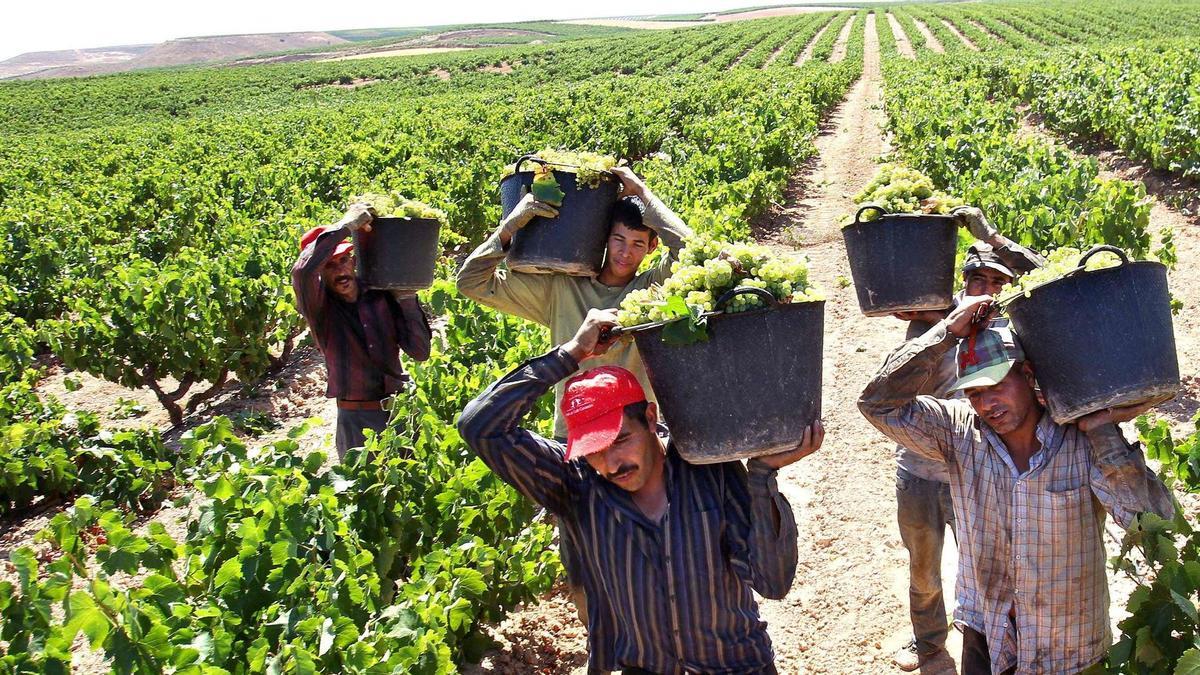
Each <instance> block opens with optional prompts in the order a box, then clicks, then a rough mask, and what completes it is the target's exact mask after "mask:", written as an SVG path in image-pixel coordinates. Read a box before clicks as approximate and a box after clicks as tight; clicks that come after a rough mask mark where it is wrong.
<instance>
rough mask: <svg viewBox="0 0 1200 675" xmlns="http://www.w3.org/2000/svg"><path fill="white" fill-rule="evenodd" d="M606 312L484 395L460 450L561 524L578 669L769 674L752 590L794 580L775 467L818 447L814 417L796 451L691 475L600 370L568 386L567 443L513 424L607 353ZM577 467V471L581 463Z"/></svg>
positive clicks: (647, 408)
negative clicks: (574, 602)
mask: <svg viewBox="0 0 1200 675" xmlns="http://www.w3.org/2000/svg"><path fill="white" fill-rule="evenodd" d="M616 325H617V321H616V313H615V312H613V311H611V310H609V311H600V310H591V311H590V312H589V313H588V315H587V318H586V319H585V320H584V322H583V325H582V326H580V328H579V330H578V332H577V333H576V334H575V335H574V337H572V338H571V339H570V340H568V341H567V342H566V343H565V344H563V345H562V346H561V347H557V348H555V349H553V350H551V351H550V352H549V353H548V354H546V355H544V356H541V357H538V358H535V359H532V360H530V361H528V362H526V363H525V364H523V365H521V366H520V367H518V368H517V369H515V370H513V371H512V372H511V373H509V374H508V375H505V376H504V377H503V378H501V379H500V380H499V381H498V382H496V383H495V384H493V385H491V386H490V387H488V388H487V390H485V391H484V392H483V393H481V394H480V395H479V396H478V397H477V398H476V399H475V400H474V401H472V402H471V403H470V404H469V405H467V408H466V410H464V411H463V414H462V417H460V418H459V421H458V428H459V432H460V434H461V435H462V438H463V440H464V441H465V442H466V443H467V445H468V446H470V447H471V449H472V450H474V451H475V452H476V453H477V454H478V455H479V457H480V458H481V459H482V460H483V461H484V462H486V463H487V465H488V466H489V467H491V469H492V470H493V471H495V472H496V474H497V475H498V476H500V477H501V478H502V479H503V480H504V481H505V482H507V483H509V484H511V485H512V486H513V487H515V488H516V489H517V490H519V491H521V493H522V494H524V495H525V496H526V497H529V498H530V499H532V500H534V501H536V502H537V503H538V504H540V505H541V506H543V507H544V508H546V509H547V510H548V511H550V512H551V513H553V514H555V516H557V517H558V519H559V530H560V536H561V537H562V538H563V539H564V540H569V541H570V542H571V543H572V545H573V546H572V548H573V550H574V551H575V552H576V554H577V555H578V558H579V570H578V574H579V577H578V579H579V581H580V583H582V584H583V585H584V587H585V589H586V591H587V595H588V598H589V603H590V604H589V611H588V614H587V627H588V653H589V668H590V670H589V672H596V671H597V670H618V669H619V670H622V671H623V672H624V673H626V674H627V675H628V674H636V673H643V674H644V673H680V674H682V673H684V672H689V673H717V672H721V673H763V674H769V673H775V672H776V670H775V666H774V654H773V651H772V648H771V641H770V638H769V637H768V635H767V632H766V627H765V624H764V623H763V622H762V621H761V620H760V618H759V615H758V606H757V603H756V602H755V600H754V595H753V593H752V591H755V592H758V593H759V594H760V595H762V596H764V597H768V598H782V597H783V596H784V595H786V594H787V592H788V589H789V588H790V587H791V585H792V580H793V578H794V576H795V572H796V562H797V545H796V544H797V542H796V539H797V530H796V523H795V520H794V519H793V515H792V509H791V506H790V505H789V504H788V502H787V499H785V498H784V496H783V495H782V494H780V492H779V490H778V487H777V486H776V482H775V480H776V479H775V476H776V472H777V471H778V470H779V469H780V468H782V467H784V466H787V465H789V464H792V463H794V462H797V461H799V460H800V459H802V458H803V457H806V456H808V455H810V454H812V453H813V452H815V451H816V450H817V449H818V448H820V446H821V442H822V440H823V439H824V434H825V432H824V429H823V427H822V426H821V423H820V422H819V421H818V422H814V423H813V424H812V426H811V427H809V428H808V429H807V430H806V431H805V432H804V436H803V439H802V440H801V442H800V443H799V444H798V446H797V447H796V448H795V449H794V450H791V451H788V452H784V453H780V454H777V455H771V456H768V457H760V458H757V459H751V460H749V461H748V462H746V464H745V465H743V463H742V462H740V461H733V462H724V463H718V464H705V465H694V464H690V463H688V462H686V461H684V460H683V459H682V458H681V457H680V456H679V454H678V453H677V452H676V451H675V450H674V448H673V446H672V445H671V444H670V443H669V442H666V443H664V441H663V439H662V438H661V437H659V436H658V435H657V434H656V433H655V425H656V423H657V421H658V409H657V406H656V405H655V403H653V402H650V401H647V400H646V394H645V391H644V390H643V388H642V386H641V384H640V383H639V382H638V381H637V378H635V377H634V375H633V374H632V373H631V372H629V371H628V370H626V369H624V368H620V367H617V366H603V367H600V368H593V369H589V370H586V371H585V372H583V373H582V374H578V375H575V376H574V377H571V379H570V380H568V381H567V383H566V385H565V387H564V389H565V395H564V397H563V399H562V404H561V412H562V415H563V417H564V419H565V420H566V426H567V441H566V444H565V446H564V444H563V443H561V442H559V441H554V440H550V439H546V438H542V437H541V436H538V435H537V434H535V433H533V432H531V431H528V430H527V429H523V428H521V427H520V422H521V418H522V417H524V416H525V415H526V414H528V413H529V411H530V410H531V409H532V408H533V407H534V405H535V404H536V402H537V400H538V398H539V397H541V396H542V395H543V394H545V393H546V392H547V391H548V390H549V389H550V388H551V387H552V386H554V385H555V383H557V382H560V381H562V380H564V379H565V378H568V377H570V376H572V375H573V374H575V373H577V372H578V371H580V369H581V364H582V363H584V362H585V361H587V360H590V359H592V358H594V357H600V356H602V355H603V354H604V353H605V351H606V350H607V349H608V348H609V347H610V346H611V343H610V342H604V341H602V340H601V335H602V333H603V331H604V330H605V329H608V328H611V327H614V326H616ZM580 458H582V461H580Z"/></svg>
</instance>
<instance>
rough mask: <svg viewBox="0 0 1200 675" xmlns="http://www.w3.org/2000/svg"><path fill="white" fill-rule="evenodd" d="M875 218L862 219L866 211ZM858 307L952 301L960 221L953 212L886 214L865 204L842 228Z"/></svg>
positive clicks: (878, 309) (870, 312)
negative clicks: (875, 215) (876, 218)
mask: <svg viewBox="0 0 1200 675" xmlns="http://www.w3.org/2000/svg"><path fill="white" fill-rule="evenodd" d="M871 210H875V211H879V212H880V213H881V214H883V215H882V217H881V218H879V219H878V220H872V221H863V220H861V217H862V214H863V213H864V212H865V211H871ZM842 238H843V239H844V240H845V242H846V256H847V257H848V258H849V259H850V274H851V276H853V277H854V290H855V292H856V293H857V294H858V306H859V308H861V309H862V312H863V314H866V315H867V316H887V315H888V314H893V313H895V312H910V311H917V310H926V309H945V308H947V307H949V306H950V305H951V304H953V298H954V260H955V256H956V255H957V253H958V223H957V221H956V220H955V218H954V216H941V215H926V214H918V213H887V212H886V211H884V210H883V209H882V208H880V207H879V206H876V205H874V204H868V205H866V206H864V207H862V208H861V209H859V210H858V213H855V214H854V223H853V224H851V225H847V226H846V227H844V228H842Z"/></svg>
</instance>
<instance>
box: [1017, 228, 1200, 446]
mask: <svg viewBox="0 0 1200 675" xmlns="http://www.w3.org/2000/svg"><path fill="white" fill-rule="evenodd" d="M1100 251H1111V252H1114V253H1116V254H1118V255H1119V256H1120V257H1121V264H1120V265H1119V266H1117V267H1111V268H1107V269H1102V270H1095V271H1091V272H1089V271H1086V270H1080V271H1077V272H1074V273H1071V274H1069V275H1068V276H1066V277H1064V278H1062V279H1058V280H1056V281H1052V282H1050V283H1048V284H1045V285H1043V286H1038V287H1036V288H1033V289H1031V290H1030V291H1029V297H1025V296H1018V297H1017V298H1015V299H1013V300H1012V301H1011V302H1010V303H1009V305H1008V315H1009V317H1010V318H1011V319H1012V324H1013V330H1014V331H1015V332H1016V334H1017V338H1018V339H1019V340H1020V341H1021V346H1022V348H1023V349H1024V350H1025V356H1026V357H1027V358H1028V359H1029V360H1030V361H1031V362H1032V363H1033V369H1034V374H1035V375H1036V376H1037V381H1038V385H1039V386H1040V387H1041V389H1042V392H1043V394H1045V397H1046V405H1047V407H1048V408H1049V409H1050V416H1051V417H1053V418H1054V421H1055V422H1058V423H1059V424H1066V423H1068V422H1073V421H1075V420H1077V419H1079V418H1080V417H1083V416H1084V415H1087V414H1088V413H1093V412H1096V411H1098V410H1103V409H1105V408H1110V407H1119V406H1125V405H1135V404H1139V403H1160V402H1162V401H1165V400H1167V399H1170V398H1173V397H1174V396H1175V393H1176V392H1177V390H1178V388H1179V359H1178V357H1177V355H1176V352H1175V332H1174V329H1173V327H1172V324H1171V296H1170V294H1169V293H1168V291H1167V268H1166V267H1164V266H1162V265H1160V264H1159V263H1156V262H1149V261H1139V262H1130V261H1129V259H1128V258H1126V257H1125V254H1124V252H1122V251H1121V250H1120V249H1118V248H1115V247H1112V246H1097V247H1096V248H1093V249H1092V250H1091V251H1088V252H1087V253H1086V254H1085V255H1084V256H1083V259H1082V260H1081V261H1080V263H1079V264H1080V267H1083V265H1084V263H1085V262H1087V259H1088V258H1090V257H1091V256H1092V255H1094V254H1096V253H1098V252H1100Z"/></svg>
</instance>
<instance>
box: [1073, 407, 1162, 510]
mask: <svg viewBox="0 0 1200 675" xmlns="http://www.w3.org/2000/svg"><path fill="white" fill-rule="evenodd" d="M1087 439H1088V443H1089V444H1090V445H1091V459H1092V468H1091V476H1090V479H1091V486H1092V493H1093V494H1095V495H1096V498H1097V499H1099V500H1100V503H1101V504H1104V508H1105V509H1106V510H1107V511H1108V513H1109V514H1110V515H1111V516H1112V517H1113V520H1115V521H1116V522H1117V524H1118V525H1120V526H1121V527H1122V528H1128V527H1129V526H1130V525H1131V524H1133V518H1134V516H1136V515H1138V514H1139V513H1145V512H1147V511H1150V512H1152V513H1154V514H1156V515H1158V516H1159V517H1162V518H1166V519H1168V520H1169V519H1171V518H1172V517H1174V515H1175V502H1174V500H1173V499H1172V498H1171V491H1170V490H1168V489H1167V486H1166V485H1163V482H1162V480H1160V479H1159V477H1158V475H1157V474H1155V473H1154V472H1153V471H1151V470H1150V469H1149V467H1147V466H1146V458H1145V456H1144V455H1143V454H1142V448H1141V445H1140V444H1138V445H1130V444H1129V443H1128V442H1126V441H1125V437H1124V436H1123V435H1122V434H1121V430H1120V429H1119V428H1117V425H1115V424H1112V423H1109V424H1103V425H1100V426H1098V427H1096V428H1094V429H1092V430H1091V431H1088V432H1087Z"/></svg>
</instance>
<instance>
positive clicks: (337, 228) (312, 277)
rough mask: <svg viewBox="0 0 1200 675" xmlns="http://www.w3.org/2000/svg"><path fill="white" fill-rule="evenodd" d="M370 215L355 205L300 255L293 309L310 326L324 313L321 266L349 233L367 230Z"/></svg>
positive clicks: (294, 273)
mask: <svg viewBox="0 0 1200 675" xmlns="http://www.w3.org/2000/svg"><path fill="white" fill-rule="evenodd" d="M370 227H371V212H370V211H369V210H368V208H367V207H366V206H364V205H360V204H354V205H352V206H351V207H350V209H349V210H348V211H346V215H344V216H342V219H341V220H339V221H338V222H336V223H334V224H333V225H330V226H329V227H327V228H325V231H324V232H322V233H321V234H319V235H318V236H317V238H316V239H315V240H313V242H312V243H310V244H309V245H308V246H306V247H304V249H303V250H302V251H300V257H299V258H297V259H296V262H295V264H293V265H292V290H293V291H294V292H295V294H296V307H297V309H299V310H300V313H301V314H302V315H304V318H305V320H306V321H308V323H309V325H310V326H312V325H313V324H314V323H315V322H317V321H318V320H319V317H320V316H321V315H322V314H323V313H324V311H325V289H324V288H323V287H322V285H321V266H322V265H324V264H325V263H326V262H327V261H328V260H329V259H330V258H332V257H333V253H334V251H335V250H337V247H338V244H340V243H342V242H343V241H345V240H346V237H349V236H350V234H351V233H352V232H354V231H355V230H359V229H365V230H369V229H370Z"/></svg>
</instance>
